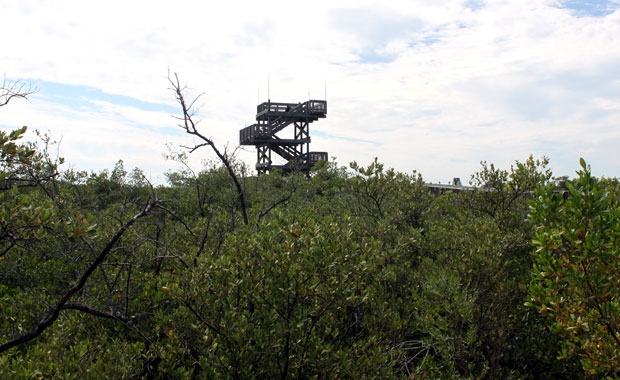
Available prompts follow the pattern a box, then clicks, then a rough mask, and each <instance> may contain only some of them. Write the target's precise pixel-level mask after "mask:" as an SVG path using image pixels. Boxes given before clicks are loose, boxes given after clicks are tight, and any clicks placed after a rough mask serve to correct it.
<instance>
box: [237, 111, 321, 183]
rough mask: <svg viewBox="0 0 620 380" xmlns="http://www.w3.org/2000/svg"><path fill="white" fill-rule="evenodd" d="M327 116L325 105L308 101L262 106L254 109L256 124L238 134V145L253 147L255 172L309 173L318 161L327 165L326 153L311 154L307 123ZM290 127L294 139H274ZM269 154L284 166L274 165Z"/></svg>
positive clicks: (308, 124) (279, 137)
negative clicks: (280, 158)
mask: <svg viewBox="0 0 620 380" xmlns="http://www.w3.org/2000/svg"><path fill="white" fill-rule="evenodd" d="M326 115H327V101H325V100H308V101H307V102H304V103H273V102H271V101H268V102H266V103H261V104H259V105H258V107H257V109H256V124H253V125H250V126H249V127H245V128H243V129H242V130H240V131H239V140H240V144H241V145H254V146H256V171H257V172H258V174H259V175H260V174H264V173H267V172H269V171H271V170H272V169H281V170H283V171H284V172H290V171H293V170H299V171H301V172H304V173H306V174H307V173H309V172H310V168H312V166H314V164H316V163H317V162H318V161H320V160H323V161H327V152H310V123H312V122H313V121H316V120H318V119H322V118H325V117H326ZM289 125H293V126H294V133H293V138H282V137H281V136H278V135H276V134H277V133H278V132H280V131H282V130H283V129H285V128H286V127H288V126H289ZM272 153H276V154H278V155H279V156H280V157H282V158H284V159H285V160H286V161H287V162H286V163H285V164H284V165H274V164H273V161H272Z"/></svg>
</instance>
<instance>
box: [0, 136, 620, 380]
mask: <svg viewBox="0 0 620 380" xmlns="http://www.w3.org/2000/svg"><path fill="white" fill-rule="evenodd" d="M24 132H25V128H23V129H19V130H15V131H13V132H11V133H5V132H0V160H1V162H0V205H1V206H0V378H12V379H32V378H62V379H82V378H142V377H144V378H171V379H185V378H195V379H202V378H206V379H220V378H222V379H227V378H231V379H249V378H260V379H272V378H280V379H285V378H291V379H305V378H323V379H325V378H351V379H353V378H355V379H358V378H390V379H391V378H428V379H436V378H446V379H453V378H463V379H469V378H471V379H474V378H480V379H482V378H484V379H511V378H512V379H522V378H525V379H570V378H583V377H587V376H591V377H593V378H602V377H606V376H611V377H615V376H618V375H619V371H620V343H619V341H618V339H619V338H620V334H619V333H618V328H619V323H620V306H619V304H618V298H619V297H618V295H619V294H620V293H619V289H620V260H619V255H620V253H619V251H618V249H619V247H620V242H619V240H618V239H619V238H620V208H619V205H620V203H619V202H620V196H619V194H620V187H619V185H618V182H617V181H616V180H598V179H596V178H594V177H592V175H591V174H590V170H589V168H588V167H587V165H586V164H585V163H584V162H582V169H581V170H580V171H579V172H578V178H577V179H576V180H574V181H569V182H568V183H567V184H566V188H567V189H568V192H569V193H570V196H568V197H564V196H563V194H561V193H558V192H557V191H556V192H554V189H555V186H554V185H553V184H552V183H551V182H550V180H551V175H552V174H551V172H550V171H549V169H548V168H547V164H548V162H547V160H546V159H542V160H534V159H533V158H532V157H530V158H528V159H527V160H525V161H524V162H517V163H515V165H513V166H512V167H511V168H509V169H507V170H502V169H497V168H496V167H494V166H493V165H491V164H486V163H483V164H482V168H481V170H480V171H479V172H478V173H477V174H475V175H474V176H473V177H472V183H473V185H474V186H475V190H473V191H464V192H460V193H450V192H448V193H445V194H443V195H440V196H434V195H431V193H430V192H429V190H428V188H427V187H425V186H424V183H423V180H422V177H421V176H420V175H419V174H417V173H413V174H403V173H397V172H395V171H393V170H386V169H385V168H384V167H383V165H381V164H380V163H379V162H378V161H377V160H375V161H374V162H372V163H371V164H370V165H369V166H368V167H363V166H360V165H358V164H356V163H352V164H351V165H350V167H349V168H348V169H345V168H339V167H337V166H336V165H335V164H333V163H329V164H327V163H323V164H322V165H319V166H318V167H317V168H316V169H315V170H314V171H313V173H312V175H311V176H310V178H306V177H305V176H304V175H301V174H291V175H286V176H283V175H281V174H279V173H272V174H269V175H264V176H261V177H259V178H257V177H249V176H246V175H245V173H246V170H245V168H244V166H243V165H241V164H236V163H234V162H227V163H226V164H227V165H220V163H219V162H218V163H215V164H212V165H208V166H206V167H205V168H203V169H202V170H201V171H198V172H192V171H191V170H189V169H188V170H179V171H177V172H172V173H170V174H169V175H168V179H169V181H168V184H166V185H165V186H152V185H151V184H149V183H148V181H146V180H145V178H144V176H143V175H142V174H141V172H140V171H139V170H138V169H135V170H133V171H132V172H131V173H128V172H127V171H126V170H125V169H124V167H123V163H122V161H119V162H118V163H117V164H116V166H115V167H114V168H113V170H111V171H103V172H99V173H86V172H77V171H72V170H69V171H64V172H60V171H59V168H58V165H59V164H60V162H59V161H58V160H52V159H51V158H50V157H49V155H48V153H47V150H46V148H45V146H46V145H44V146H43V147H41V146H39V147H37V146H35V145H34V144H32V143H23V142H21V141H20V140H19V139H20V137H21V136H22V135H23V134H24ZM44 142H45V143H47V142H48V140H45V139H44ZM205 152H206V151H205ZM222 157H223V158H224V159H228V156H226V155H225V154H222ZM222 157H221V158H222ZM174 158H175V159H177V160H179V161H183V159H184V157H183V155H177V156H175V157H174ZM232 176H234V177H235V179H236V181H237V182H236V183H235V181H233V179H232V178H233V177H232ZM237 184H238V185H240V187H237ZM240 195H243V202H241V197H240ZM528 213H529V215H530V216H528ZM246 218H247V223H246Z"/></svg>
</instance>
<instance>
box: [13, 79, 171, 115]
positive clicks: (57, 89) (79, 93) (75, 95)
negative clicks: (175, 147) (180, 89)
mask: <svg viewBox="0 0 620 380" xmlns="http://www.w3.org/2000/svg"><path fill="white" fill-rule="evenodd" d="M25 82H28V83H30V84H32V86H33V87H35V88H37V89H38V90H39V91H38V93H37V96H38V97H41V98H43V99H45V100H47V101H50V102H55V103H61V104H64V105H66V106H68V107H71V108H74V109H84V108H93V107H95V105H94V103H93V102H94V101H102V102H107V103H112V104H118V105H122V106H127V107H134V108H138V109H140V110H143V111H154V112H166V113H177V112H178V110H177V109H176V107H172V106H170V105H167V104H161V103H153V102H145V101H143V100H139V99H136V98H132V97H130V96H125V95H114V94H109V93H107V92H103V91H102V90H101V89H99V88H95V87H90V86H81V85H73V84H64V83H57V82H47V81H44V80H37V79H32V80H25Z"/></svg>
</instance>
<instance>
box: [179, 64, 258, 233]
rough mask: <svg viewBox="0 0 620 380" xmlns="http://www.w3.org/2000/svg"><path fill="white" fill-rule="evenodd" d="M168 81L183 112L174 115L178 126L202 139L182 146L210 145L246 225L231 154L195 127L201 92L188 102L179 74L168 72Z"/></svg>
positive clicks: (240, 189) (190, 149)
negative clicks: (231, 185)
mask: <svg viewBox="0 0 620 380" xmlns="http://www.w3.org/2000/svg"><path fill="white" fill-rule="evenodd" d="M168 81H169V82H170V85H171V87H170V90H172V91H173V92H174V94H175V96H176V99H177V102H178V103H179V105H180V106H181V111H182V112H183V115H182V116H180V117H176V118H177V119H178V120H179V121H180V123H179V128H181V129H183V130H185V132H186V133H188V134H190V135H192V136H196V137H198V138H199V139H200V140H202V143H200V144H196V145H194V146H191V147H190V146H184V148H186V149H188V150H189V152H190V153H192V152H194V151H195V150H197V149H199V148H202V147H203V146H209V147H211V149H212V150H213V152H215V155H216V156H217V158H218V159H219V160H220V161H221V162H222V164H223V165H224V167H226V171H227V172H228V175H229V176H230V178H231V180H232V181H233V183H234V184H235V189H236V190H237V197H238V200H239V208H240V209H241V215H242V216H243V222H244V223H245V224H246V225H247V224H248V223H249V222H248V215H247V211H246V203H245V192H244V190H243V188H242V187H241V183H240V182H239V178H238V177H237V174H236V173H235V170H234V169H233V166H232V162H231V161H232V160H231V157H232V156H231V155H229V154H228V152H227V149H224V151H223V152H221V151H220V150H219V149H218V148H217V146H215V143H214V142H213V139H212V138H210V137H206V136H205V135H203V134H202V133H201V132H199V131H198V129H197V125H198V123H199V121H194V116H195V113H196V111H195V108H194V107H195V104H196V102H197V101H198V99H199V98H200V96H201V95H202V94H200V95H198V96H196V97H195V98H193V99H192V100H191V101H189V102H188V101H187V100H186V99H185V92H187V86H186V85H183V86H181V82H180V81H179V75H178V74H177V73H175V74H174V78H172V77H171V76H170V74H168Z"/></svg>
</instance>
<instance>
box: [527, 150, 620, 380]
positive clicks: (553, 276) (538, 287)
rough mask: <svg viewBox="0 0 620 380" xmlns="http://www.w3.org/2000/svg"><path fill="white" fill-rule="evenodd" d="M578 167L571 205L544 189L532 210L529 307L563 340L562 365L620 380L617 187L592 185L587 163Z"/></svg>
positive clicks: (570, 186)
mask: <svg viewBox="0 0 620 380" xmlns="http://www.w3.org/2000/svg"><path fill="white" fill-rule="evenodd" d="M580 164H581V170H580V171H578V172H577V174H578V178H577V179H576V180H575V181H574V182H573V183H568V184H567V187H568V191H569V194H570V195H569V197H568V198H567V199H566V200H564V199H563V197H562V196H561V195H560V194H558V193H556V192H555V191H554V190H555V189H554V186H547V187H543V186H540V187H539V188H538V189H537V192H536V195H537V200H536V202H532V210H531V212H530V216H531V218H532V220H533V222H534V223H535V224H536V226H537V229H536V233H535V240H534V246H535V248H536V252H535V254H534V257H535V260H536V262H535V265H534V270H533V274H532V282H531V285H530V295H531V301H530V305H532V306H535V307H536V308H537V309H538V310H539V311H540V313H542V314H543V315H545V316H546V317H547V320H548V323H549V325H550V326H551V328H552V330H553V331H554V332H556V333H558V334H560V335H561V336H562V337H563V338H564V340H563V350H562V353H561V357H569V356H576V357H579V359H580V361H581V363H582V365H583V368H584V370H586V372H587V373H588V374H604V375H610V376H618V374H619V371H620V370H619V368H620V340H619V339H620V331H619V326H620V308H619V307H620V304H619V302H620V292H619V289H620V251H619V249H620V241H619V240H618V239H619V237H620V208H618V203H617V198H615V196H614V195H613V194H614V193H612V195H611V196H610V194H609V193H608V192H607V191H606V188H609V187H610V185H613V184H610V183H608V184H604V183H601V182H600V181H599V180H598V179H596V178H594V177H593V176H592V174H591V171H590V167H589V166H588V165H586V163H585V161H584V160H583V159H581V161H580ZM616 184H617V182H616ZM613 187H615V186H613ZM612 190H613V191H615V194H617V191H618V189H617V187H615V188H614V189H612Z"/></svg>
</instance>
